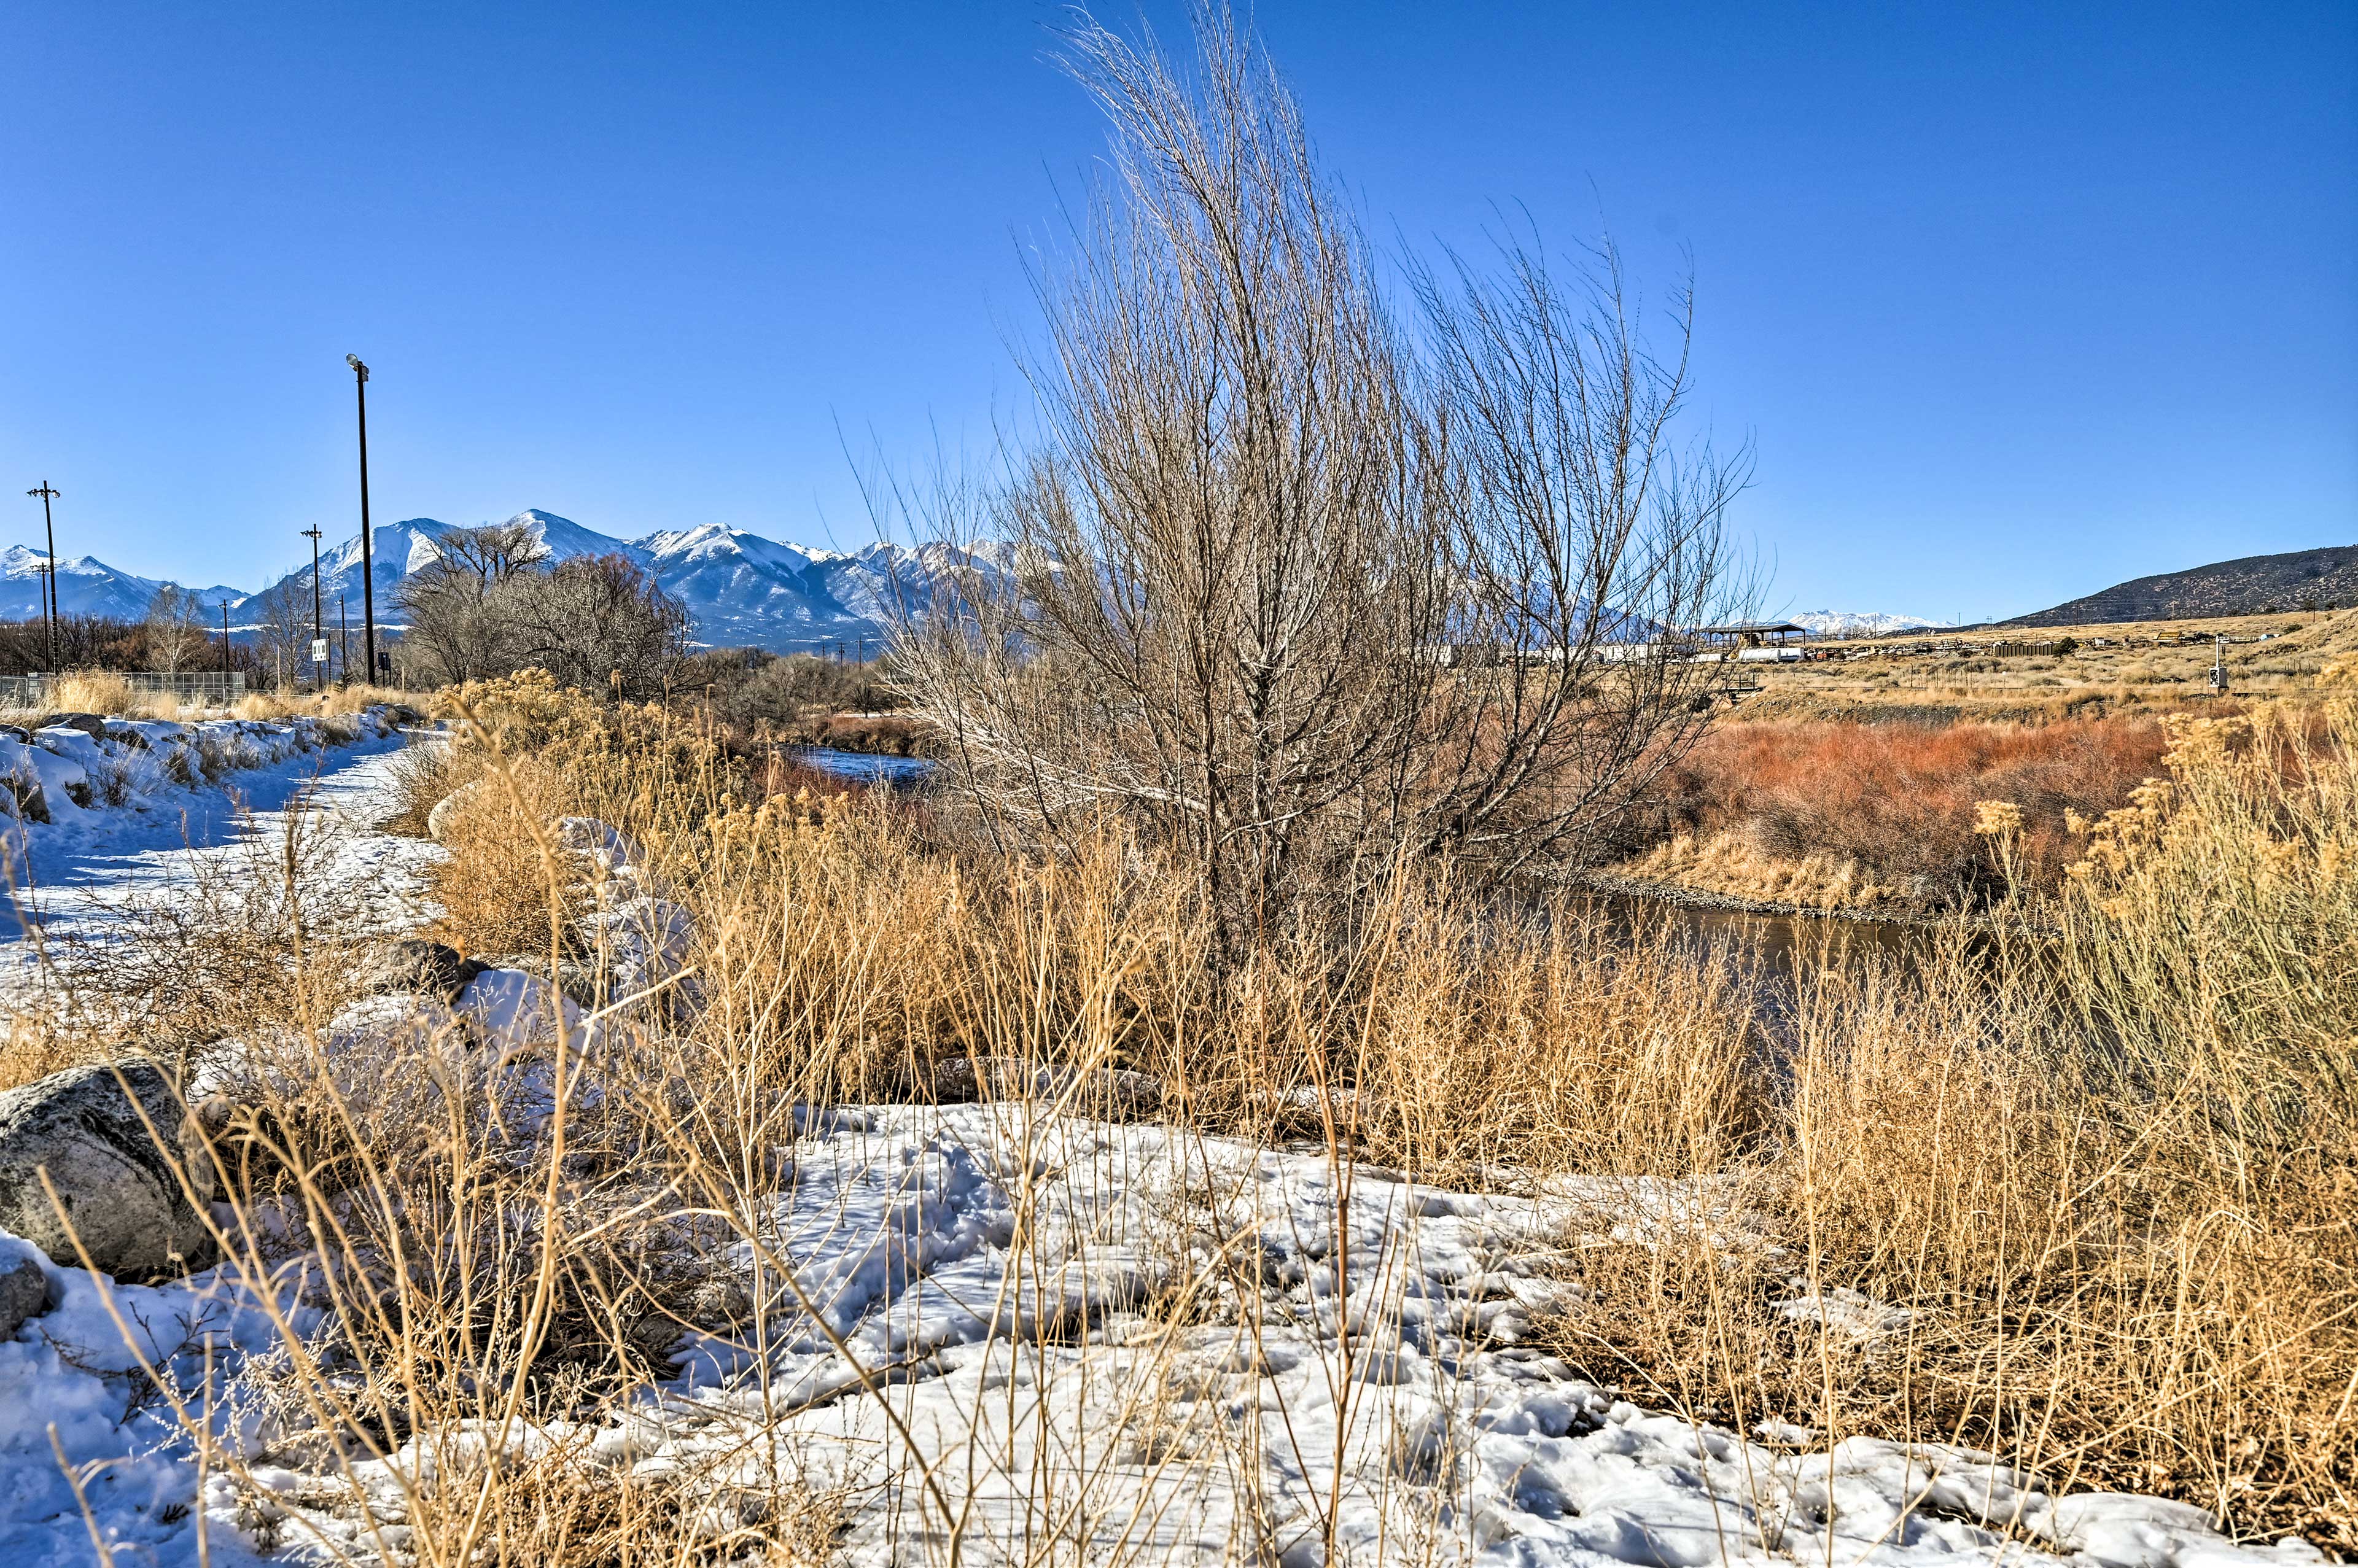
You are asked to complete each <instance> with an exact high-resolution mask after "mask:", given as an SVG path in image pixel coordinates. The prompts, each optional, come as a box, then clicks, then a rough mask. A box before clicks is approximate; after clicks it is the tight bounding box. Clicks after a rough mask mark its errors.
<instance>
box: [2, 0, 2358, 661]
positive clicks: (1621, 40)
mask: <svg viewBox="0 0 2358 1568" xmlns="http://www.w3.org/2000/svg"><path fill="white" fill-rule="evenodd" d="M1061 14H1062V13H1061V11H1060V9H1059V8H1058V7H1055V6H1052V5H1041V4H1037V3H1035V0H964V3H959V4H946V3H945V4H904V5H893V6H882V5H873V6H849V5H827V6H811V5H793V4H784V3H773V4H764V5H741V6H724V5H683V4H666V5H639V6H616V5H565V6H562V7H559V6H548V7H527V6H520V5H496V6H487V5H463V6H461V5H437V4H408V5H374V6H357V5H284V6H265V5H237V4H227V5H214V6H193V5H169V6H166V5H137V4H121V5H70V4H65V3H62V0H42V3H37V4H27V5H20V6H17V7H16V8H14V9H13V10H12V11H11V13H10V16H9V20H8V22H7V23H6V25H5V29H0V44H5V56H6V60H7V70H6V83H5V88H0V137H5V140H0V147H5V151H0V197H5V211H6V214H7V217H6V230H5V240H0V300H5V304H6V312H5V320H6V329H5V333H0V466H5V476H0V477H6V478H7V481H8V484H9V485H10V486H11V487H12V488H10V489H9V490H8V492H7V494H8V495H9V496H16V497H17V499H15V500H12V501H8V502H7V504H8V505H9V506H10V507H12V508H14V509H15V510H14V511H13V512H10V513H6V514H0V516H6V517H9V518H13V523H12V524H10V525H9V526H7V527H5V528H0V543H5V542H14V541H27V542H29V541H31V540H32V539H33V537H34V535H35V531H36V530H37V528H38V505H37V504H36V503H33V502H30V501H27V500H24V499H23V498H22V497H21V496H20V495H18V492H21V491H22V490H24V489H25V488H26V487H27V486H29V485H31V484H33V483H34V482H35V481H38V480H40V479H42V478H44V477H46V478H48V479H49V480H50V481H52V482H54V483H55V484H57V485H58V486H59V489H60V490H62V491H63V492H65V498H64V500H63V501H61V502H60V503H59V525H60V530H61V532H60V545H61V546H62V547H63V548H64V550H65V551H66V552H67V553H69V554H81V553H83V552H85V551H87V552H89V553H92V554H95V555H98V556H99V557H102V558H103V559H106V560H109V561H112V562H114V564H116V565H118V566H123V567H125V568H131V569H133V570H138V571H144V572H146V573H149V574H150V575H157V576H173V577H177V578H179V579H183V580H188V581H194V582H200V583H211V582H214V581H226V582H230V583H233V584H239V585H252V584H255V583H258V582H259V581H261V580H263V579H265V578H267V577H270V576H275V575H276V573H277V572H278V571H279V570H281V569H283V568H286V567H287V566H288V565H290V564H292V563H293V562H294V561H296V560H297V558H299V557H301V556H302V554H303V552H304V551H305V550H306V549H307V548H308V546H307V545H306V544H305V542H304V541H303V540H301V539H299V538H298V537H297V536H296V530H297V529H299V528H301V527H304V526H306V525H307V524H310V523H312V522H313V521H315V520H316V521H319V522H320V523H322V524H324V525H325V526H326V527H327V528H328V529H329V530H330V537H331V538H332V537H334V536H337V535H349V534H351V533H352V531H353V529H354V527H355V526H356V516H355V510H356V503H355V501H354V497H353V488H354V485H353V478H352V449H351V416H352V410H351V402H352V391H351V382H350V377H349V375H348V373H346V372H345V371H344V369H343V365H342V359H343V355H344V353H345V351H347V350H357V351H359V352H360V353H361V354H362V356H363V357H364V358H366V359H367V360H369V361H370V362H371V363H372V364H373V366H374V367H375V379H374V380H373V383H372V384H371V386H370V392H371V394H372V396H371V404H370V414H371V437H372V445H371V453H372V459H373V494H374V503H375V508H376V515H377V516H378V517H379V518H381V519H385V520H391V519H395V518H400V517H408V516H416V515H427V516H435V517H440V518H444V519H446V520H450V521H458V522H471V521H478V520H481V519H484V518H490V517H497V516H504V515H506V514H510V513H512V512H514V511H516V510H518V509H520V508H523V507H525V506H542V507H546V508H548V509H549V510H551V511H555V512H558V513H562V514H565V515H567V516H570V517H573V518H575V519H577V520H579V521H580V522H582V523H584V524H588V525H590V526H591V527H594V528H598V529H601V530H603V531H605V532H608V533H612V534H617V535H634V534H638V533H642V532H644V531H646V530H649V529H652V528H655V527H660V526H670V525H681V526H685V525H689V524H698V523H706V522H720V523H728V524H735V525H737V526H741V527H745V528H750V529H752V530H754V531H756V532H759V533H764V534H768V535H773V536H776V537H781V538H788V539H795V540H801V541H805V542H809V543H827V542H830V541H831V542H834V543H837V544H838V545H846V546H856V545H858V544H860V543H862V542H864V541H865V540H866V539H867V538H868V537H869V536H870V534H869V529H868V524H867V523H866V521H865V517H864V514H863V512H862V510H861V507H860V502H859V499H858V495H857V492H856V490H855V488H854V485H853V482H852V475H851V469H850V465H849V463H848V462H847V461H846V459H845V457H844V455H843V452H842V449H841V446H840V443H839V437H838V427H840V428H841V429H843V430H846V431H849V433H850V435H851V438H852V439H853V441H854V443H855V445H857V446H859V447H860V448H862V449H865V448H867V447H868V445H869V443H870V441H871V436H872V438H874V439H875V440H877V441H880V442H881V443H882V447H883V449H885V450H886V451H887V452H889V453H891V454H892V455H894V456H896V457H898V458H902V459H915V458H918V457H921V456H922V455H923V454H924V453H925V451H926V450H927V449H929V448H930V446H931V444H932V442H933V441H934V439H935V438H936V434H938V435H939V437H940V438H942V439H943V440H944V441H945V442H946V443H947V444H950V445H952V446H956V445H957V444H958V443H960V442H961V441H965V442H968V443H971V444H976V445H979V444H981V443H982V442H983V441H984V440H985V438H987V432H988V428H989V426H990V419H991V416H992V410H993V408H994V406H998V407H1000V408H1002V409H1003V408H1005V407H1007V406H1009V405H1010V403H1011V401H1013V400H1016V399H1018V398H1019V396H1020V392H1019V388H1018V386H1017V384H1016V382H1015V379H1014V377H1013V375H1012V373H1011V369H1010V365H1009V360H1008V355H1007V342H1008V338H1009V335H1010V334H1011V333H1020V332H1022V331H1024V330H1026V329H1027V327H1028V325H1029V323H1030V319H1031V317H1030V309H1031V307H1030V301H1029V297H1028V295H1027V294H1026V292H1025V289H1024V286H1023V282H1022V271H1021V268H1020V265H1019V261H1018V247H1019V245H1020V244H1021V243H1023V242H1024V241H1025V239H1026V238H1027V236H1038V235H1043V234H1045V233H1048V232H1052V230H1053V222H1054V220H1053V215H1054V212H1055V184H1056V182H1058V181H1062V182H1065V183H1066V184H1070V182H1071V181H1072V180H1073V179H1074V178H1075V176H1076V172H1077V171H1078V170H1080V169H1081V168H1083V167H1084V166H1085V165H1086V164H1087V161H1088V160H1089V159H1090V158H1091V157H1094V156H1095V155H1096V153H1097V151H1098V148H1099V147H1100V146H1102V135H1101V132H1100V130H1099V128H1098V125H1097V124H1096V123H1095V122H1094V120H1093V119H1092V117H1091V114H1090V113H1089V111H1088V109H1087V105H1086V104H1085V103H1083V102H1082V101H1081V99H1080V97H1079V95H1078V93H1077V92H1076V91H1075V90H1074V89H1073V88H1072V87H1071V86H1070V85H1069V84H1068V83H1066V82H1065V81H1063V80H1062V79H1061V78H1060V77H1059V76H1057V75H1056V74H1055V72H1054V71H1053V70H1050V69H1049V68H1048V67H1047V66H1046V65H1044V63H1043V61H1042V59H1041V56H1042V53H1043V50H1044V47H1045V44H1046V38H1045V34H1044V30H1043V29H1044V27H1045V26H1046V25H1049V24H1052V23H1054V22H1055V21H1056V20H1057V19H1058V18H1059V16H1061ZM1106 14H1107V16H1108V17H1109V19H1110V20H1117V21H1119V20H1120V19H1122V18H1125V17H1128V16H1134V15H1135V14H1136V13H1135V12H1132V11H1127V10H1124V11H1109V12H1108V13H1106ZM1149 14H1150V15H1151V16H1153V18H1154V19H1155V21H1156V23H1157V25H1158V26H1159V27H1163V29H1164V31H1165V34H1166V36H1175V35H1176V34H1177V33H1178V31H1179V28H1178V27H1177V22H1176V12H1175V10H1174V9H1173V8H1172V7H1171V6H1169V5H1163V4H1160V3H1158V4H1155V5H1151V6H1150V7H1149ZM1256 17H1257V21H1258V24H1259V26H1260V30H1261V32H1262V33H1263V35H1264V37H1265V38H1267V39H1268V41H1269V43H1270V45H1271V48H1272V49H1273V50H1274V52H1275V53H1276V55H1277V56H1278V58H1279V59H1280V60H1281V62H1282V64H1283V65H1284V67H1285V68H1286V70H1288V71H1289V73H1290V74H1291V76H1292V77H1293V81H1294V83H1295V86H1296V88H1297V90H1298V92H1299V93H1300V95H1301V98H1302V100H1303V104H1304V107H1305V109H1306V112H1307V114H1308V115H1309V118H1310V121H1311V124H1312V126H1313V128H1314V132H1315V134H1316V135H1317V136H1318V137H1319V139H1320V143H1321V145H1322V146H1323V148H1324V150H1325V153H1326V154H1327V156H1328V158H1329V160H1330V162H1331V163H1332V164H1333V165H1334V166H1335V168H1336V169H1337V170H1338V171H1339V172H1340V173H1341V174H1342V175H1343V176H1344V177H1345V178H1347V180H1348V181H1349V182H1350V183H1351V185H1352V186H1353V188H1354V189H1356V190H1357V191H1358V192H1360V193H1361V195H1362V197H1363V200H1364V203H1365V206H1366V209H1367V211H1368V216H1369V218H1370V220H1371V221H1372V223H1373V225H1374V226H1375V227H1376V229H1377V230H1378V232H1383V233H1390V232H1392V231H1393V230H1395V229H1397V231H1399V232H1401V233H1402V234H1404V235H1406V236H1407V237H1409V238H1410V239H1411V240H1412V241H1420V242H1421V241H1422V240H1424V239H1427V238H1430V237H1432V236H1434V235H1440V236H1445V237H1448V238H1451V239H1455V240H1461V241H1462V240H1464V239H1466V238H1468V237H1469V236H1471V235H1473V234H1474V233H1476V231H1477V230H1478V229H1479V227H1480V226H1481V225H1482V224H1483V223H1484V222H1486V221H1487V219H1488V217H1489V214H1490V212H1491V210H1492V204H1493V203H1495V202H1520V203H1523V204H1525V205H1527V206H1528V207H1529V209H1530V211H1531V213H1532V215H1533V216H1534V218H1535V219H1536V220H1537V222H1538V223H1539V225H1540V227H1541V231H1542V232H1543V233H1544V234H1546V235H1547V236H1549V237H1550V238H1552V239H1554V240H1557V241H1560V242H1565V243H1569V242H1574V241H1577V240H1580V239H1583V238H1585V237H1587V236H1589V235H1591V234H1593V233H1594V232H1596V230H1597V229H1598V228H1599V226H1600V222H1609V224H1610V225H1611V227H1612V228H1613V229H1614V230H1615V232H1617V234H1618V235H1619V236H1620V237H1621V238H1622V240H1623V241H1624V242H1625V243H1626V244H1627V245H1628V248H1629V250H1630V251H1631V253H1632V255H1633V258H1634V260H1635V261H1636V263H1637V264H1638V265H1639V268H1640V270H1641V272H1643V273H1645V274H1648V275H1650V276H1652V277H1653V278H1654V279H1655V280H1656V281H1657V282H1662V281H1667V280H1668V276H1669V274H1670V272H1671V270H1674V269H1675V267H1676V265H1677V256H1678V248H1679V247H1680V246H1682V245H1685V246H1691V247H1692V250H1693V257H1694V265H1695V269H1696V273H1697V279H1698V286H1699V291H1700V301H1701V313H1702V319H1701V329H1700V344H1699V357H1698V369H1699V372H1700V374H1701V376H1702V384H1703V390H1702V398H1701V402H1700V404H1699V405H1698V407H1699V409H1700V410H1701V411H1702V412H1703V413H1704V414H1705V415H1707V416H1708V417H1709V419H1710V420H1711V422H1712V425H1713V427H1714V429H1715V430H1716V431H1717V432H1718V433H1719V434H1720V435H1721V436H1722V437H1723V438H1726V437H1741V436H1744V435H1747V434H1748V435H1749V436H1750V437H1751V438H1753V439H1754V440H1755V442H1756V444H1757V447H1758V483H1757V485H1756V487H1755V488H1754V489H1753V491H1752V492H1750V493H1749V494H1748V495H1747V497H1746V499H1745V501H1744V503H1743V504H1742V507H1741V511H1740V514H1739V521H1740V522H1741V523H1742V524H1743V525H1744V526H1746V527H1747V529H1749V530H1750V531H1751V532H1752V533H1753V535H1755V536H1756V537H1757V539H1758V543H1759V546H1760V547H1761V549H1762V551H1763V553H1764V554H1765V555H1767V556H1768V557H1772V558H1773V560H1774V562H1775V565H1776V567H1777V587H1776V589H1775V593H1774V596H1773V597H1774V605H1773V606H1772V607H1790V608H1793V609H1815V608H1821V607H1832V608H1836V609H1852V610H1892V611H1910V612H1915V613H1920V614H1923V615H1927V616H1931V617H1938V618H1944V619H1945V618H1947V617H1950V616H1952V615H1955V614H1957V613H1959V612H1963V613H1965V614H1967V615H1969V616H1974V617H1978V616H1981V615H1984V614H1987V613H1991V612H2007V613H2010V612H2017V611H2028V610H2030V609H2034V608H2038V607H2040V606H2043V605H2045V604H2048V603H2051V602H2054V601H2056V600H2061V599H2064V598H2067V597H2071V596H2073V595H2076V594H2079V593H2082V592H2087V591H2091V590H2093V589H2097V588H2100V587H2104V586H2105V585H2107V584H2109V583H2111V582H2113V581H2115V580H2116V579H2121V578H2125V577H2129V576H2135V575H2138V574H2141V573H2145V572H2148V571H2155V570H2160V569H2165V568H2172V567H2179V566H2186V565H2191V564H2194V563H2197V562H2200V561H2204V560H2212V559H2217V558H2220V557H2228V556H2237V555H2245V554H2251V553H2255V552H2260V551H2270V550H2280V549H2292V548H2298V547H2301V546H2314V545H2319V544H2328V543H2331V544H2346V543H2352V542H2358V5H2352V4H2350V0H2330V3H2324V4H2314V3H2303V0H2277V3H2272V4H2269V5H2248V4H2245V5H2196V6H2179V5H2166V4H2161V5H2156V4H2124V5H2062V6H2058V5H1959V4H1942V5H1856V6H1850V7H1834V6H1793V5H1758V4H1750V3H1747V4H1740V5H1739V4H1724V5H1627V4H1614V5H1600V4H1575V3H1563V0H1557V3H1548V4H1530V5H1507V4H1498V5H1473V4H1466V5H1433V4H1431V3H1429V0H1419V3H1415V4H1398V5H1379V4H1362V5H1338V4H1320V3H1314V0H1261V3H1260V5H1259V6H1258V7H1257V10H1256Z"/></svg>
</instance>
